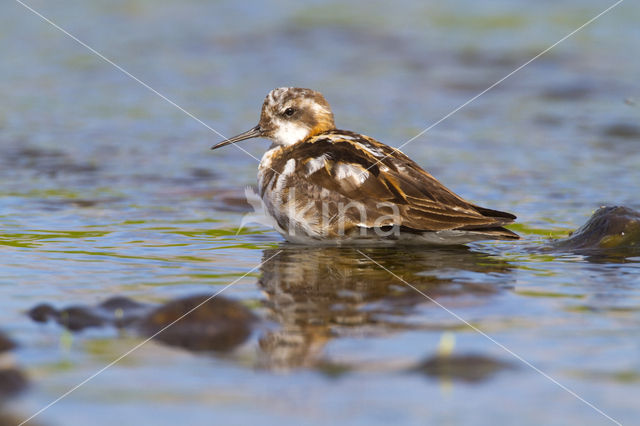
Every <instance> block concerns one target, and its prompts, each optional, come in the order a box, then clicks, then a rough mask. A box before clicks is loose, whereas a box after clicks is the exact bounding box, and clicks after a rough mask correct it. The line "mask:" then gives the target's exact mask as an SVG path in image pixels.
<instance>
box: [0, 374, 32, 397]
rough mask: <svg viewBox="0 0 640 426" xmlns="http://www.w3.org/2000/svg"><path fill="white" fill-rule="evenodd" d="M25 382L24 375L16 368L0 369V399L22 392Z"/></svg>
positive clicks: (25, 385)
mask: <svg viewBox="0 0 640 426" xmlns="http://www.w3.org/2000/svg"><path fill="white" fill-rule="evenodd" d="M27 383H28V382H27V378H26V376H25V375H24V373H23V372H22V371H20V370H18V369H17V368H3V369H0V401H3V400H5V399H7V398H9V397H12V396H14V395H16V394H18V393H20V392H22V391H23V390H24V389H26V387H27Z"/></svg>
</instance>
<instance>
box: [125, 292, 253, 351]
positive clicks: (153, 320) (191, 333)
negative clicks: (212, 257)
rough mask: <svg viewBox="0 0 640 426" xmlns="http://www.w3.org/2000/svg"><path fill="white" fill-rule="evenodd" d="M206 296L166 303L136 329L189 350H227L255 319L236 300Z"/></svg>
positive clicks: (245, 334) (248, 330) (240, 340)
mask: <svg viewBox="0 0 640 426" xmlns="http://www.w3.org/2000/svg"><path fill="white" fill-rule="evenodd" d="M210 297H211V296H204V295H203V296H193V297H187V298H184V299H179V300H175V301H173V302H169V303H167V304H165V305H163V306H160V307H159V308H157V309H155V310H154V311H153V312H151V313H150V314H149V315H148V316H146V317H145V318H144V319H143V320H142V321H141V322H140V323H139V325H138V329H139V330H140V331H141V333H142V334H144V335H146V336H154V338H155V339H157V340H159V341H161V342H163V343H166V344H168V345H171V346H180V347H183V348H185V349H189V350H192V351H227V350H231V349H233V348H235V347H236V346H238V345H240V344H242V343H243V342H244V341H245V340H246V339H247V338H248V337H249V335H250V334H251V330H252V325H253V323H254V321H255V320H256V318H255V316H254V315H253V314H252V313H251V311H250V310H249V309H248V308H246V307H245V306H244V305H242V304H240V303H238V302H236V301H233V300H230V299H226V298H222V297H220V296H218V297H215V298H212V299H211V298H210ZM181 317H183V318H181ZM174 322H175V323H174ZM172 323H173V324H172ZM165 327H168V328H166V329H165V330H163V328H165ZM161 330H162V331H161ZM156 333H159V334H157V335H156Z"/></svg>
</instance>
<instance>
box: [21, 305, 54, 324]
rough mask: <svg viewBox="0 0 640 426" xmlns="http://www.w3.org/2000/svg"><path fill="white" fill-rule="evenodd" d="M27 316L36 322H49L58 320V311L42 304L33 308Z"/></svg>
mask: <svg viewBox="0 0 640 426" xmlns="http://www.w3.org/2000/svg"><path fill="white" fill-rule="evenodd" d="M27 315H29V317H30V318H31V319H32V320H34V321H35V322H48V321H49V320H52V319H54V320H55V319H57V318H58V311H57V310H56V309H55V308H54V307H53V306H51V305H49V304H47V303H41V304H39V305H37V306H34V307H33V308H31V309H30V310H29V312H27Z"/></svg>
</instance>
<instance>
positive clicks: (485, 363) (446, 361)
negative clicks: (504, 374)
mask: <svg viewBox="0 0 640 426" xmlns="http://www.w3.org/2000/svg"><path fill="white" fill-rule="evenodd" d="M514 368H515V367H514V366H513V365H512V364H510V363H507V362H504V361H500V360H497V359H493V358H489V357H485V356H482V355H457V356H456V355H451V356H445V355H436V356H433V357H431V358H429V359H427V360H426V361H424V362H422V363H421V364H419V365H418V366H417V367H416V368H414V371H418V372H421V373H423V374H426V375H427V376H430V377H433V378H438V379H449V380H458V381H462V382H467V383H479V382H482V381H485V380H488V379H489V378H491V377H493V376H494V375H495V374H497V373H499V372H500V371H504V370H512V369H514Z"/></svg>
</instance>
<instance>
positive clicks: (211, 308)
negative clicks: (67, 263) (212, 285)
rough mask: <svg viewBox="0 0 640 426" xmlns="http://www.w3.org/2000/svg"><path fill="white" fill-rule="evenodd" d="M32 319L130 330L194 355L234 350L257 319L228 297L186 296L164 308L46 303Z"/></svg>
mask: <svg viewBox="0 0 640 426" xmlns="http://www.w3.org/2000/svg"><path fill="white" fill-rule="evenodd" d="M28 315H29V316H30V317H31V319H33V320H34V321H36V322H48V321H55V322H57V323H58V324H60V325H62V326H63V327H65V328H67V329H68V330H71V331H81V330H84V329H86V328H90V327H105V326H111V327H117V328H124V327H126V328H130V329H132V330H133V331H135V332H137V333H139V334H140V335H142V336H145V337H152V338H154V339H156V340H159V341H161V342H163V343H166V344H168V345H172V346H180V347H183V348H186V349H189V350H192V351H207V350H215V351H226V350H231V349H233V348H235V347H236V346H238V345H240V344H241V343H243V342H244V341H245V340H246V339H247V338H248V337H249V335H250V334H251V331H252V328H253V323H254V322H255V320H256V317H255V316H254V315H253V314H252V313H251V311H250V310H249V309H248V308H246V307H245V306H244V305H242V304H240V303H238V302H236V301H234V300H231V299H227V298H224V297H222V296H217V297H214V298H211V296H206V295H202V296H191V297H185V298H181V299H177V300H173V301H170V302H168V303H166V304H164V305H161V306H157V305H152V304H142V303H138V302H136V301H133V300H131V299H127V298H126V297H113V298H110V299H107V300H106V301H104V302H102V303H101V304H99V305H97V306H71V307H68V308H64V309H61V310H57V309H55V308H54V307H52V306H51V305H48V304H41V305H38V306H36V307H34V308H33V309H31V310H30V311H29V312H28ZM165 328H166V329H165ZM163 329H164V330H163ZM0 344H1V341H0Z"/></svg>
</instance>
